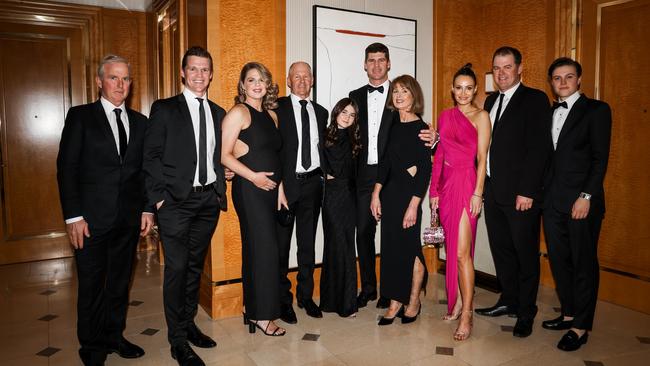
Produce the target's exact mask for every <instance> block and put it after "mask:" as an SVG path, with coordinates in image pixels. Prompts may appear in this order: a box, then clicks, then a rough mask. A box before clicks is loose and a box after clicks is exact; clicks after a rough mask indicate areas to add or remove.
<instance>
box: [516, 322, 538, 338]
mask: <svg viewBox="0 0 650 366" xmlns="http://www.w3.org/2000/svg"><path fill="white" fill-rule="evenodd" d="M531 333H533V319H530V318H517V323H515V327H514V328H513V329H512V335H513V336H515V337H519V338H526V337H528V336H529V335H531Z"/></svg>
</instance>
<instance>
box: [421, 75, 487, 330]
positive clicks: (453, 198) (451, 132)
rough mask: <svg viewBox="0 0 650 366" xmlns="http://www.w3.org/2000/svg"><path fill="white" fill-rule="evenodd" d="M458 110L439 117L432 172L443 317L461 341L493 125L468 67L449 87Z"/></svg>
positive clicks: (468, 320) (468, 323) (468, 318)
mask: <svg viewBox="0 0 650 366" xmlns="http://www.w3.org/2000/svg"><path fill="white" fill-rule="evenodd" d="M451 90H452V94H453V96H454V101H455V104H456V107H454V108H450V109H446V110H444V111H442V113H440V117H439V118H438V133H439V134H440V143H439V145H438V150H437V151H436V154H435V157H434V162H433V168H432V173H431V186H430V189H429V195H430V197H429V199H430V204H431V208H432V209H435V208H438V207H439V210H440V222H441V224H442V227H443V228H444V230H445V236H446V240H445V252H446V254H447V263H446V266H445V267H446V288H447V315H445V316H444V317H443V319H445V320H456V319H460V320H459V322H458V327H457V328H456V331H455V332H454V339H455V340H457V341H462V340H465V339H467V338H468V337H469V335H470V333H471V330H472V311H473V310H472V309H473V308H472V297H473V295H474V264H473V262H472V261H473V257H474V238H475V236H476V220H477V217H478V214H479V213H480V212H481V208H482V206H483V181H484V179H485V174H486V162H487V151H488V147H489V145H490V133H491V131H490V130H491V123H490V117H489V114H488V112H486V111H484V110H483V109H481V108H479V107H478V106H476V104H475V103H474V97H475V96H476V92H477V91H478V89H477V85H476V75H475V74H474V71H472V65H471V64H467V65H465V66H463V67H462V68H461V69H460V70H458V71H457V72H456V74H455V75H454V79H453V84H452V89H451Z"/></svg>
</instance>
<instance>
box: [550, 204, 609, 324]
mask: <svg viewBox="0 0 650 366" xmlns="http://www.w3.org/2000/svg"><path fill="white" fill-rule="evenodd" d="M602 220H603V215H602V213H600V212H598V213H594V212H593V208H592V211H590V212H589V214H588V215H587V217H586V218H584V219H582V220H574V219H572V218H571V214H570V213H563V212H559V211H557V210H556V209H555V208H553V207H548V208H545V209H544V235H545V237H546V246H547V248H548V258H549V261H550V263H551V272H552V273H553V278H554V279H555V284H556V291H557V295H558V297H559V299H560V304H561V305H562V314H563V315H566V316H572V317H573V326H574V327H576V328H578V329H586V330H591V328H592V325H593V322H594V313H595V312H596V302H597V301H598V281H599V266H598V236H599V235H600V227H601V223H602Z"/></svg>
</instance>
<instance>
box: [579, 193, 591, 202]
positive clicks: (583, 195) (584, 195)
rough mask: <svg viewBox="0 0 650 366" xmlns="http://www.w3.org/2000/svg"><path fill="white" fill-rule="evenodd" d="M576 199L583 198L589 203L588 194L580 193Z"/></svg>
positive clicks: (589, 196)
mask: <svg viewBox="0 0 650 366" xmlns="http://www.w3.org/2000/svg"><path fill="white" fill-rule="evenodd" d="M578 197H580V198H584V199H586V200H587V201H591V195H590V194H589V193H585V192H580V196H578Z"/></svg>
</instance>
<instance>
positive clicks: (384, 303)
mask: <svg viewBox="0 0 650 366" xmlns="http://www.w3.org/2000/svg"><path fill="white" fill-rule="evenodd" d="M389 306H390V299H389V298H386V297H383V296H379V300H377V309H388V307H389Z"/></svg>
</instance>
